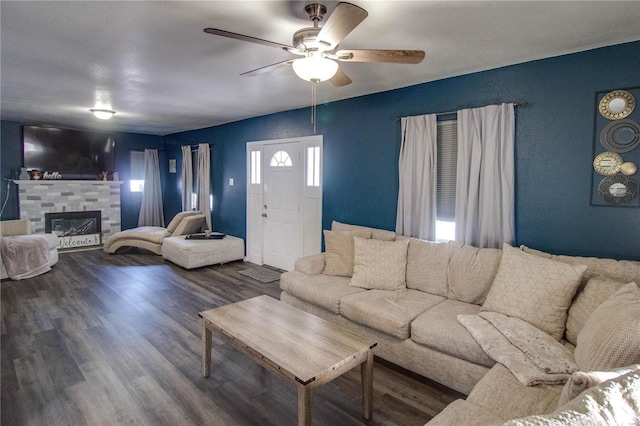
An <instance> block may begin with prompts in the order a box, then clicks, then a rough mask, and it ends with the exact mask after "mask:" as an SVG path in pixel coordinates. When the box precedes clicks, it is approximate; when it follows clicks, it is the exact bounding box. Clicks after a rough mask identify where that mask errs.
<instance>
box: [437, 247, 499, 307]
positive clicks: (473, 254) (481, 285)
mask: <svg viewBox="0 0 640 426" xmlns="http://www.w3.org/2000/svg"><path fill="white" fill-rule="evenodd" d="M450 244H451V247H452V250H451V260H450V261H449V268H448V272H447V283H448V288H449V292H448V294H447V297H448V298H449V299H454V300H459V301H461V302H467V303H476V304H478V305H480V304H482V303H484V301H485V299H486V298H487V294H488V293H489V289H490V288H491V284H492V283H493V280H494V279H495V277H496V273H497V272H498V266H499V265H500V259H501V258H502V250H499V249H494V248H482V249H481V248H477V247H474V246H471V245H469V244H463V243H461V242H458V241H451V242H450Z"/></svg>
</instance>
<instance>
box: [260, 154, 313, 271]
mask: <svg viewBox="0 0 640 426" xmlns="http://www.w3.org/2000/svg"><path fill="white" fill-rule="evenodd" d="M301 157H302V156H301V153H300V144H299V143H295V142H293V143H283V144H269V145H265V146H264V157H263V158H264V160H263V167H264V168H263V170H264V186H263V191H264V194H263V212H262V217H263V218H264V223H263V230H264V233H263V262H264V264H266V265H269V266H274V267H276V268H280V269H284V270H287V271H291V270H293V265H294V263H295V261H296V259H297V258H298V257H299V256H300V253H301V252H302V221H301V198H302V191H301V182H302V171H303V167H302V166H303V164H302V161H301Z"/></svg>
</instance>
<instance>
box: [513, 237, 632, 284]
mask: <svg viewBox="0 0 640 426" xmlns="http://www.w3.org/2000/svg"><path fill="white" fill-rule="evenodd" d="M520 250H522V251H524V252H525V253H530V254H535V255H536V256H541V257H545V258H547V259H553V260H557V261H558V262H563V263H568V264H572V265H587V270H586V271H585V273H584V277H583V282H586V280H588V279H589V278H591V277H592V276H594V275H604V276H606V277H609V278H613V279H615V280H618V281H622V282H625V283H629V282H632V281H635V282H636V283H638V282H640V262H638V261H634V260H614V259H600V258H597V257H580V256H564V255H555V254H549V253H545V252H543V251H540V250H535V249H532V248H529V247H527V246H520Z"/></svg>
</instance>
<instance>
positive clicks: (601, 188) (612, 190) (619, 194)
mask: <svg viewBox="0 0 640 426" xmlns="http://www.w3.org/2000/svg"><path fill="white" fill-rule="evenodd" d="M598 192H599V193H600V196H601V197H602V198H603V199H604V200H605V201H606V202H607V203H609V204H613V205H618V206H623V205H626V204H629V203H630V202H631V201H632V200H633V199H634V198H636V197H637V196H638V184H637V183H636V181H635V180H633V179H631V178H630V177H627V176H625V175H623V174H620V173H618V174H615V175H613V176H609V177H606V178H604V179H602V181H601V182H600V185H598Z"/></svg>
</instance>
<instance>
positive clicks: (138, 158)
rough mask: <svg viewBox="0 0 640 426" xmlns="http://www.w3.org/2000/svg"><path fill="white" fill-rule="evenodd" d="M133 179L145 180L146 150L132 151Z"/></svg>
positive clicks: (131, 177) (131, 176)
mask: <svg viewBox="0 0 640 426" xmlns="http://www.w3.org/2000/svg"><path fill="white" fill-rule="evenodd" d="M130 179H131V180H144V151H131V175H130Z"/></svg>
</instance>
